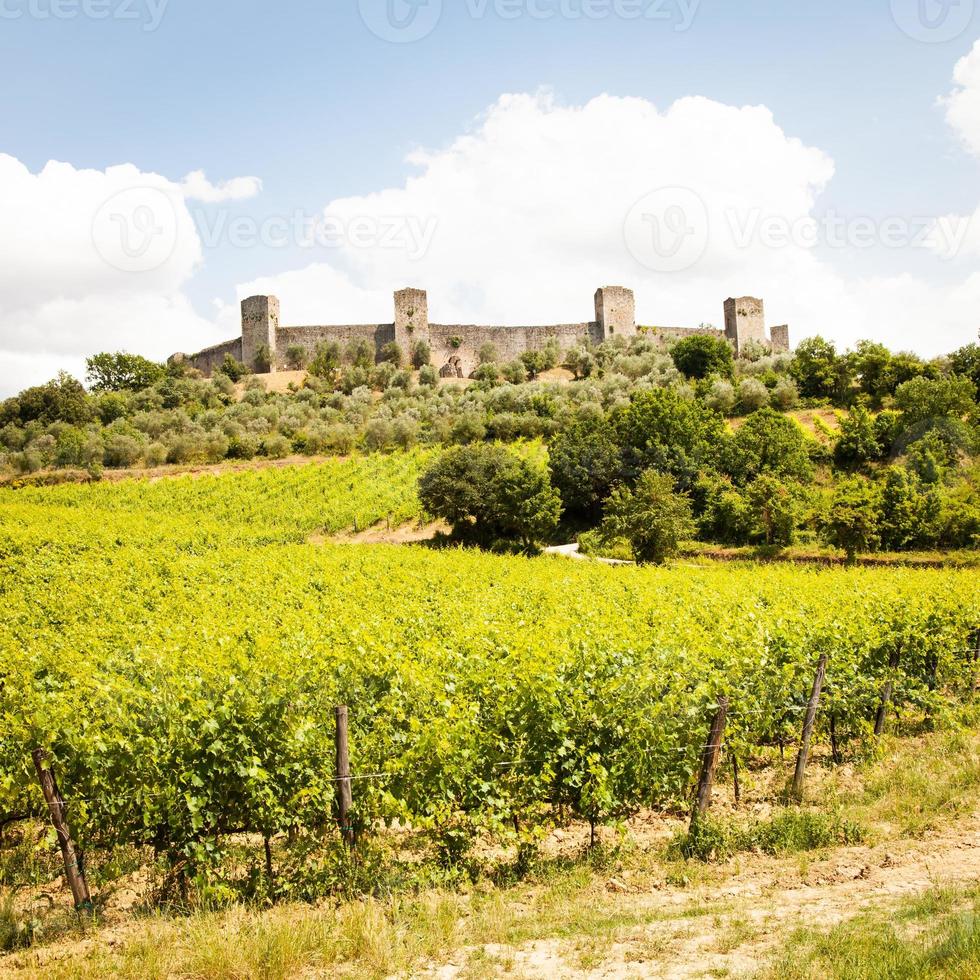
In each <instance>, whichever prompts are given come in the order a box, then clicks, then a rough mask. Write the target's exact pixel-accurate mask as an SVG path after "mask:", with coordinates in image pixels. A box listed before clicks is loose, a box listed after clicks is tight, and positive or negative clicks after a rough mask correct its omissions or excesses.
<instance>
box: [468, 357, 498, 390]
mask: <svg viewBox="0 0 980 980" xmlns="http://www.w3.org/2000/svg"><path fill="white" fill-rule="evenodd" d="M473 378H474V379H475V380H476V381H479V382H480V384H483V385H495V384H496V383H497V381H498V380H499V378H500V369H499V368H498V367H497V365H496V364H494V363H493V361H484V362H483V363H481V364H480V366H479V367H478V368H477V369H476V370H475V371H474V372H473Z"/></svg>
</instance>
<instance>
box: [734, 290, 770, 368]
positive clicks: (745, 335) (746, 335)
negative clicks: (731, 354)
mask: <svg viewBox="0 0 980 980" xmlns="http://www.w3.org/2000/svg"><path fill="white" fill-rule="evenodd" d="M725 336H726V337H727V338H728V340H730V341H731V343H732V344H733V345H734V347H735V356H736V357H737V356H738V355H739V354H741V353H742V350H743V349H744V347H745V345H746V344H747V343H748V342H749V341H751V340H754V341H757V342H758V343H760V344H764V343H765V342H766V312H765V306H764V304H763V302H762V300H761V299H755V297H753V296H742V297H740V298H739V299H726V300H725Z"/></svg>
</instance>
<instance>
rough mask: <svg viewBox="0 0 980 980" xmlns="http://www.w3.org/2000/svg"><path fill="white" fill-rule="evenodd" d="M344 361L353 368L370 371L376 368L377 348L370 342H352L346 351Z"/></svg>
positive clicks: (361, 340) (364, 340)
mask: <svg viewBox="0 0 980 980" xmlns="http://www.w3.org/2000/svg"><path fill="white" fill-rule="evenodd" d="M344 360H346V361H347V363H348V364H351V365H352V366H353V367H359V368H364V370H366V371H367V370H370V369H371V368H372V367H374V361H375V347H374V344H372V343H371V341H370V340H367V339H365V338H361V339H360V340H352V341H351V342H350V343H349V344H348V345H347V347H346V348H345V349H344Z"/></svg>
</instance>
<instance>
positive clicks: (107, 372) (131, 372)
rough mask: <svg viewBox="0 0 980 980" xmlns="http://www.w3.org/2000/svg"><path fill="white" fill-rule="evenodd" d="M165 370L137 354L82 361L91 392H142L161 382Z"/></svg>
mask: <svg viewBox="0 0 980 980" xmlns="http://www.w3.org/2000/svg"><path fill="white" fill-rule="evenodd" d="M165 374H166V369H165V368H164V366H163V365H162V364H157V363H156V362H155V361H149V360H147V359H146V358H145V357H140V355H139V354H124V353H118V354H95V355H94V356H93V357H89V358H87V359H86V361H85V378H86V380H87V381H88V383H89V384H90V385H91V387H92V390H93V391H142V390H143V389H144V388H149V387H151V386H152V385H155V384H156V383H157V382H158V381H162V380H163V378H164V375H165Z"/></svg>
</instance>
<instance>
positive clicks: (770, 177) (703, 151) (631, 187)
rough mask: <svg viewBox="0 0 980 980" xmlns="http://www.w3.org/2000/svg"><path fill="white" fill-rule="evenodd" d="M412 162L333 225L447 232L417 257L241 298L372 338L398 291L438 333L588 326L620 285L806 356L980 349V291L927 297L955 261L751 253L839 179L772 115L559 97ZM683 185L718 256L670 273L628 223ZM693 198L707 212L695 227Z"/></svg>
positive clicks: (329, 260) (345, 256) (508, 100)
mask: <svg viewBox="0 0 980 980" xmlns="http://www.w3.org/2000/svg"><path fill="white" fill-rule="evenodd" d="M409 159H410V163H411V164H413V165H414V166H416V167H417V168H419V173H418V174H417V175H415V176H412V177H410V178H408V179H407V180H406V182H405V184H404V186H402V187H396V188H389V189H385V190H382V191H379V192H377V193H374V194H370V195H366V196H361V197H353V198H345V199H340V200H335V201H333V202H331V203H330V204H329V205H328V206H327V207H326V208H325V213H326V214H327V215H329V216H330V217H331V219H339V221H340V222H341V224H342V225H343V226H344V227H350V226H351V225H352V224H353V223H354V222H356V221H358V220H361V219H370V220H371V221H373V222H375V223H376V224H377V223H380V222H382V221H383V220H390V219H396V220H400V221H402V222H403V223H406V224H407V223H408V222H412V223H414V225H415V226H422V225H423V224H424V223H426V222H429V221H432V220H434V221H435V222H436V232H435V235H434V237H433V240H432V244H431V247H430V248H429V249H428V251H427V252H426V253H425V254H424V255H423V256H422V257H421V258H420V259H413V258H411V257H410V255H411V251H412V250H411V249H407V248H406V249H397V248H389V247H382V246H381V245H380V244H375V245H374V246H371V247H355V246H354V245H353V244H351V242H350V241H349V240H348V241H347V242H346V243H345V244H343V245H342V246H340V247H339V248H337V249H335V250H331V252H330V253H329V254H327V255H326V256H325V257H326V261H325V262H318V263H316V264H314V265H311V266H309V267H307V268H305V269H300V270H296V271H292V272H289V273H288V274H285V275H281V276H276V277H271V278H266V279H263V280H257V281H253V282H250V283H246V284H243V285H242V286H240V287H239V294H240V295H249V294H252V293H259V292H269V293H274V294H276V295H278V296H279V298H280V299H281V301H282V304H283V318H284V322H286V323H289V324H294V323H295V324H298V323H301V322H309V323H330V322H340V323H346V322H360V321H368V322H370V321H372V320H374V319H376V318H379V317H381V318H384V319H390V316H391V312H390V311H391V292H392V290H394V289H396V288H398V287H400V286H406V285H416V286H422V287H425V288H427V289H428V291H429V310H430V317H431V318H432V320H433V321H434V322H442V323H473V322H483V323H513V324H533V323H551V322H556V321H573V322H574V321H580V320H585V319H589V318H590V316H591V313H590V311H591V305H590V304H591V297H592V292H593V290H594V289H595V287H597V286H600V285H605V284H610V283H621V284H623V285H629V286H632V287H633V288H634V289H635V291H636V294H637V315H638V319H639V320H640V322H641V323H647V324H654V325H696V324H698V323H700V322H702V321H708V322H713V323H715V324H720V321H721V318H722V302H723V300H724V299H725V298H726V297H727V296H730V295H735V296H739V295H755V296H762V297H764V298H765V299H766V301H767V312H768V320H769V323H770V324H776V323H786V322H788V323H790V324H791V328H792V332H793V336H794V337H795V339H797V340H799V339H801V338H802V337H804V336H806V335H810V334H814V333H818V332H819V333H822V334H824V335H825V336H830V337H832V338H833V339H834V340H836V341H837V342H838V343H840V344H843V345H846V344H851V343H854V342H855V341H856V340H858V339H860V338H862V337H873V338H880V339H882V340H884V341H885V342H887V343H889V344H890V345H892V346H894V347H910V348H913V349H916V350H919V351H921V352H922V353H924V354H935V353H940V352H942V351H946V350H950V349H952V348H954V347H956V346H959V345H960V344H961V343H965V342H967V341H969V340H970V339H972V338H973V335H974V334H975V330H976V328H975V325H974V324H975V318H974V311H975V310H976V308H977V307H976V305H975V303H973V302H972V293H973V292H974V291H975V287H974V284H973V281H972V280H969V281H967V282H965V283H962V284H960V285H956V284H954V285H953V286H952V287H950V286H948V284H944V285H942V286H940V285H936V286H932V285H929V282H930V280H932V279H933V278H934V276H935V274H936V271H937V270H938V269H939V267H940V259H939V258H938V257H937V256H936V255H934V254H932V252H930V251H929V250H928V249H925V248H923V249H921V250H920V251H919V253H918V255H920V256H921V272H920V274H919V275H917V276H908V275H903V276H894V277H879V278H873V279H872V278H867V279H862V278H859V277H857V276H855V275H853V274H851V273H850V272H849V271H848V262H849V256H848V253H847V252H839V253H835V252H834V251H833V250H829V249H822V250H819V251H818V250H815V249H812V248H808V247H805V246H804V245H802V244H799V243H797V244H793V243H792V242H790V243H787V244H785V245H783V246H781V247H774V246H773V245H772V244H771V243H770V244H767V243H766V242H764V241H763V239H762V236H761V234H759V233H751V234H747V235H746V238H745V240H742V237H743V231H744V229H746V228H748V229H752V228H755V229H756V231H757V230H758V228H759V227H760V223H764V222H765V220H766V219H776V221H777V222H778V223H780V224H784V225H787V226H791V227H795V226H798V225H801V224H806V223H807V222H808V220H810V219H812V217H813V216H814V215H815V213H816V210H815V206H816V203H817V200H818V197H819V195H820V193H821V191H822V190H823V189H824V187H825V186H826V185H827V183H828V182H829V181H830V179H831V178H832V176H833V172H834V166H833V162H832V161H831V160H830V159H829V157H827V156H826V155H825V154H824V153H823V152H821V151H820V150H818V149H816V148H812V147H807V146H805V145H803V144H802V143H801V142H800V141H799V140H797V139H794V138H792V137H790V136H787V135H786V133H784V132H783V130H782V129H781V128H780V127H779V126H778V125H777V124H776V123H775V121H774V119H773V117H772V114H771V113H770V112H769V111H768V110H767V109H766V108H764V107H745V108H734V107H731V106H726V105H722V104H720V103H717V102H713V101H710V100H708V99H704V98H686V99H682V100H680V101H678V102H676V103H674V104H673V105H672V106H670V107H669V108H668V109H666V110H665V111H662V112H661V111H658V109H657V108H656V107H655V106H654V105H652V104H651V103H650V102H648V101H645V100H643V99H636V98H614V97H612V96H601V97H599V98H596V99H593V100H592V101H590V102H589V103H587V104H586V105H584V106H562V105H559V104H557V103H556V102H555V100H554V99H553V98H552V97H550V96H549V95H548V94H538V95H537V96H531V95H507V96H504V97H502V98H501V99H500V100H499V101H498V102H497V103H496V104H495V105H493V106H492V107H491V108H490V109H489V110H488V111H487V113H486V114H485V115H484V116H483V117H482V118H481V119H480V120H479V121H478V122H477V124H476V125H475V127H474V128H473V130H472V131H471V132H469V133H467V134H465V135H463V136H460V137H459V138H458V139H456V140H455V141H454V142H452V143H451V144H450V145H449V146H447V147H446V148H444V149H442V150H432V151H422V150H420V151H417V152H415V153H413V154H412V155H411V157H410V158H409ZM678 187H680V188H684V189H687V190H685V191H684V195H686V196H684V195H682V196H680V197H678V200H681V201H684V202H685V208H686V212H685V214H684V215H682V217H684V219H685V221H686V222H687V224H688V225H690V226H691V227H692V228H694V230H695V231H697V230H701V228H702V225H703V226H704V228H703V230H704V231H705V241H704V243H703V244H704V249H703V256H701V257H700V259H699V260H698V261H696V262H695V263H694V264H692V265H691V266H690V267H688V268H684V269H682V270H681V271H675V272H670V273H665V272H663V271H657V270H659V269H662V267H661V266H657V265H656V264H655V263H654V264H653V267H651V263H649V262H647V263H645V264H644V262H641V261H638V260H637V255H636V249H635V248H634V250H633V251H632V252H631V250H630V248H629V247H628V246H627V243H626V241H625V238H624V224H625V222H626V221H627V216H628V215H629V214H630V212H631V209H633V206H634V204H635V203H636V202H637V201H638V200H639V199H641V198H643V197H644V195H647V194H649V193H650V192H652V191H656V190H657V189H658V188H678ZM691 191H693V192H694V194H695V195H696V197H694V198H693V200H694V201H695V202H696V201H697V200H698V198H700V201H702V202H703V218H698V220H694V221H692V220H691V219H692V217H693V210H697V207H695V208H693V209H692V207H691V206H689V204H688V203H687V202H688V201H689V200H690V199H691V194H690V192H691ZM670 193H673V192H669V193H668V198H669V196H670ZM698 207H699V206H698ZM661 217H663V216H662V215H661ZM753 220H754V221H755V225H753V224H752V221H753ZM640 232H641V233H642V232H643V228H642V227H641V228H640ZM634 244H635V243H634ZM698 251H699V252H700V249H699V250H698ZM656 257H657V256H656V255H653V258H654V259H656ZM640 258H641V259H645V258H646V257H645V256H644V255H640ZM338 270H340V271H341V272H342V275H338Z"/></svg>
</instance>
